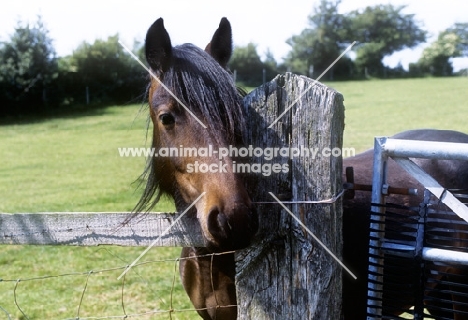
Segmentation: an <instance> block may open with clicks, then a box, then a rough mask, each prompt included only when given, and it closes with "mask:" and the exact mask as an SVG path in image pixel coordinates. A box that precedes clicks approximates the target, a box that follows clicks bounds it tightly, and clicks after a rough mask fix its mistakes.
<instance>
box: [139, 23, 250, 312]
mask: <svg viewBox="0 0 468 320" xmlns="http://www.w3.org/2000/svg"><path fill="white" fill-rule="evenodd" d="M145 51H146V60H147V62H148V64H149V65H150V67H151V70H152V71H153V72H154V74H155V75H156V76H157V78H158V79H159V81H158V80H156V79H154V78H152V79H151V82H150V85H149V89H148V94H149V96H148V99H149V106H150V108H149V109H150V117H151V121H152V123H153V142H152V147H153V148H155V150H156V151H157V150H162V148H164V149H166V150H170V148H173V149H178V150H180V149H181V148H190V149H191V152H189V153H187V154H185V153H184V155H183V156H182V155H180V154H179V155H172V156H157V157H152V158H150V159H149V161H148V166H147V169H146V171H145V174H146V177H147V184H146V187H145V190H144V193H143V195H142V197H141V199H140V201H139V203H138V205H137V206H136V208H135V211H136V212H142V211H148V210H150V209H151V208H152V207H153V206H154V205H155V204H156V203H157V202H158V200H159V199H160V197H161V195H163V194H167V195H169V196H171V197H172V198H173V199H174V201H175V204H176V208H177V211H179V212H182V211H184V210H186V208H188V206H189V205H190V204H192V203H194V201H195V200H196V199H197V198H198V197H200V196H201V195H203V196H202V197H201V198H200V199H199V201H197V202H196V203H195V204H194V206H193V207H192V208H191V210H190V211H188V212H187V214H188V215H193V216H196V217H197V218H198V221H199V223H200V226H201V229H202V232H203V236H204V238H205V242H206V248H184V249H183V251H182V257H183V258H188V259H181V262H180V274H181V278H182V282H183V285H184V287H185V289H186V291H187V293H188V295H189V297H190V299H191V301H192V303H193V304H194V306H195V307H196V308H197V309H198V310H199V311H198V313H199V314H200V315H201V316H202V317H203V318H204V319H235V318H236V315H237V308H236V306H235V305H236V294H235V287H234V274H235V269H234V268H235V264H234V254H233V253H230V254H223V255H213V256H209V257H199V256H200V255H206V254H207V253H214V252H220V251H225V250H236V249H241V248H244V247H246V246H248V245H249V244H250V241H251V239H252V237H253V236H254V235H255V233H256V232H257V229H258V219H257V216H256V213H255V210H254V208H253V206H252V202H251V200H250V198H249V195H248V193H247V190H246V188H245V187H244V183H243V179H242V177H241V176H239V175H238V174H237V173H233V172H232V170H229V168H232V163H233V159H232V158H230V157H224V158H223V159H221V160H220V159H218V155H217V154H214V153H212V154H211V155H210V154H206V153H203V154H201V153H202V152H200V154H197V152H195V151H194V150H203V149H204V150H206V149H207V148H210V147H211V148H212V150H219V149H220V148H226V147H229V146H231V145H232V146H237V147H239V146H240V145H241V144H242V142H243V141H242V132H243V130H244V128H243V125H244V124H245V121H244V117H245V115H244V110H243V106H242V97H241V96H240V94H239V92H238V90H237V88H236V86H235V84H234V82H233V79H232V77H231V75H230V74H229V73H228V72H227V71H226V70H225V68H226V65H227V63H228V61H229V59H230V56H231V54H232V35H231V26H230V23H229V21H228V20H227V19H226V18H223V19H222V20H221V22H220V24H219V28H218V29H217V30H216V32H215V33H214V35H213V37H212V39H211V42H210V43H209V44H208V46H207V47H206V49H205V51H203V50H201V49H199V48H197V47H195V46H194V45H192V44H183V45H180V46H175V47H173V46H172V44H171V40H170V37H169V34H168V33H167V31H166V29H165V28H164V24H163V20H162V19H161V18H160V19H158V20H156V21H155V22H154V24H153V25H152V26H151V27H150V28H149V30H148V32H147V34H146V44H145ZM196 163H197V164H198V165H199V168H200V170H198V172H197V166H195V164H196ZM202 164H203V165H205V168H208V167H209V168H210V171H209V172H206V170H205V169H204V171H202V170H201V168H202V167H201V165H202Z"/></svg>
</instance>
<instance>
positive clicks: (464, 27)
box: [446, 22, 468, 57]
mask: <svg viewBox="0 0 468 320" xmlns="http://www.w3.org/2000/svg"><path fill="white" fill-rule="evenodd" d="M446 31H447V33H453V34H455V35H457V37H458V42H457V50H458V52H459V53H460V56H461V57H468V22H465V23H455V24H454V25H453V26H452V27H450V28H448V29H447V30H446Z"/></svg>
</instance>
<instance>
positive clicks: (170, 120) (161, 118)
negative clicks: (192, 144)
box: [159, 113, 175, 126]
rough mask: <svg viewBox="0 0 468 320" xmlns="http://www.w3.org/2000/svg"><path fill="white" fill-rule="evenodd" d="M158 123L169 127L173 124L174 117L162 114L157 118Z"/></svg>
mask: <svg viewBox="0 0 468 320" xmlns="http://www.w3.org/2000/svg"><path fill="white" fill-rule="evenodd" d="M159 121H161V123H162V124H163V125H165V126H170V125H173V124H174V123H175V119H174V116H173V115H172V114H170V113H163V114H162V115H160V116H159Z"/></svg>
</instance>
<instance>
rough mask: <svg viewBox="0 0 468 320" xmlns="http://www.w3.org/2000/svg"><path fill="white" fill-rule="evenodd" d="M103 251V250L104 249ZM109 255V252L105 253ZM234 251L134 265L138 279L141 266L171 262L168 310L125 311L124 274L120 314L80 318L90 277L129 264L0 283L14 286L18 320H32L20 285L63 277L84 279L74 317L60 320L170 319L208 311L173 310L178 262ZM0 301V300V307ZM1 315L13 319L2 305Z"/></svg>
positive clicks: (3, 279) (1, 281) (122, 268)
mask: <svg viewBox="0 0 468 320" xmlns="http://www.w3.org/2000/svg"><path fill="white" fill-rule="evenodd" d="M105 250H107V249H105ZM108 252H110V251H108ZM233 252H234V251H228V252H220V253H210V254H203V255H196V256H190V257H178V258H174V259H171V258H169V259H156V260H147V261H142V262H139V263H137V264H135V265H134V268H135V269H133V271H132V272H133V273H135V274H136V275H138V276H141V275H140V274H139V273H138V271H137V270H138V269H137V267H141V266H144V265H149V264H157V263H173V264H174V267H173V272H172V279H171V283H172V285H171V288H170V294H169V308H168V309H164V310H158V309H156V310H150V311H144V312H137V313H135V312H127V310H126V303H125V294H126V291H125V288H126V287H125V285H126V281H127V275H125V276H124V277H123V278H122V279H121V285H120V307H121V310H122V314H120V315H119V314H117V315H116V314H114V315H102V316H82V314H81V313H82V309H83V307H84V300H85V296H86V294H87V289H88V285H89V283H90V281H91V278H92V276H93V275H97V274H105V273H110V272H114V271H119V270H125V269H126V268H128V266H129V264H126V265H122V266H116V267H110V268H102V269H96V270H87V271H82V272H68V273H59V274H49V275H43V276H36V277H25V278H18V279H5V278H0V283H14V287H13V301H14V305H15V306H16V308H17V310H18V311H19V312H20V313H21V317H22V318H23V319H27V320H29V319H32V318H30V317H29V316H28V314H27V312H26V311H25V309H24V307H23V305H22V303H21V301H19V297H18V295H19V294H18V292H19V291H20V288H21V284H22V283H26V282H34V281H44V280H50V279H60V278H65V277H75V276H85V280H84V284H83V287H82V289H81V290H80V291H79V292H80V293H79V294H80V295H79V303H78V306H77V309H76V311H75V316H74V317H68V318H60V319H63V320H68V319H74V320H94V319H131V318H141V317H150V316H154V315H163V314H167V315H168V317H169V319H172V315H173V314H175V313H188V312H197V311H203V310H208V309H209V308H202V309H196V308H175V307H174V290H175V287H176V281H177V278H178V272H177V271H178V265H179V262H180V261H181V260H188V259H198V258H206V257H211V259H212V261H213V258H214V257H215V256H219V255H225V254H231V253H233ZM1 303H2V302H1V301H0V304H1ZM232 307H237V305H228V306H220V305H218V306H215V307H212V308H232ZM2 313H4V314H5V315H6V317H7V319H8V320H11V319H13V318H12V317H13V315H12V314H11V313H10V312H8V310H7V309H5V308H4V307H3V306H2V305H0V315H1V314H2Z"/></svg>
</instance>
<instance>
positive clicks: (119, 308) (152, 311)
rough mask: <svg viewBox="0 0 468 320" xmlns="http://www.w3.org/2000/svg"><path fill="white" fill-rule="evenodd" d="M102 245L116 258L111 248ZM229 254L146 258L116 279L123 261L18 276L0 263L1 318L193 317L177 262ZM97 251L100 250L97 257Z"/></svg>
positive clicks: (26, 271)
mask: <svg viewBox="0 0 468 320" xmlns="http://www.w3.org/2000/svg"><path fill="white" fill-rule="evenodd" d="M36 248H37V247H36ZM49 248H50V247H49ZM68 248H70V247H68ZM94 249H96V248H94ZM19 250H21V249H19ZM101 250H104V252H106V253H108V254H110V256H112V257H115V258H118V259H119V257H117V256H116V255H115V253H114V252H113V250H114V249H113V247H111V248H99V249H98V250H97V251H101ZM155 250H156V251H157V250H161V253H163V252H164V251H166V252H167V251H168V248H157V249H155ZM95 251H96V250H95ZM169 251H171V255H173V254H175V251H173V250H169ZM228 253H232V252H224V253H215V254H208V255H201V256H196V257H193V256H191V257H188V258H161V259H154V260H147V261H143V262H140V263H137V264H135V266H134V267H133V269H132V271H131V272H130V273H128V274H126V275H125V276H124V277H123V278H122V279H120V280H117V277H118V275H119V274H120V273H121V272H122V271H123V270H125V269H126V268H127V267H128V264H125V265H124V264H122V265H119V266H112V267H108V268H96V269H94V268H90V269H87V270H85V271H78V272H64V273H56V274H41V268H37V266H34V265H31V269H33V270H34V272H31V271H28V270H20V271H21V273H22V274H27V273H32V275H30V276H29V275H28V276H25V277H20V278H15V277H6V276H5V277H4V275H5V274H4V272H2V270H3V268H2V267H1V264H0V319H80V320H84V319H132V318H133V319H141V318H151V319H198V318H199V316H198V314H197V312H196V311H197V309H194V308H193V306H192V305H191V303H190V301H189V300H188V297H187V295H186V293H185V292H184V289H183V287H182V284H181V282H180V277H179V272H178V266H179V262H180V260H182V259H196V258H203V257H210V256H211V257H214V256H215V255H223V254H228ZM163 254H166V253H163ZM102 256H103V255H102V251H101V252H100V253H99V254H98V255H97V258H99V257H102ZM93 262H94V263H95V264H96V265H99V264H100V263H102V262H103V261H97V260H95V261H89V263H93ZM99 262H100V263H99ZM12 263H13V262H12ZM64 267H65V268H67V266H64ZM34 274H35V275H34ZM225 307H226V306H225ZM227 307H234V306H227ZM218 308H221V306H219V307H218Z"/></svg>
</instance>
